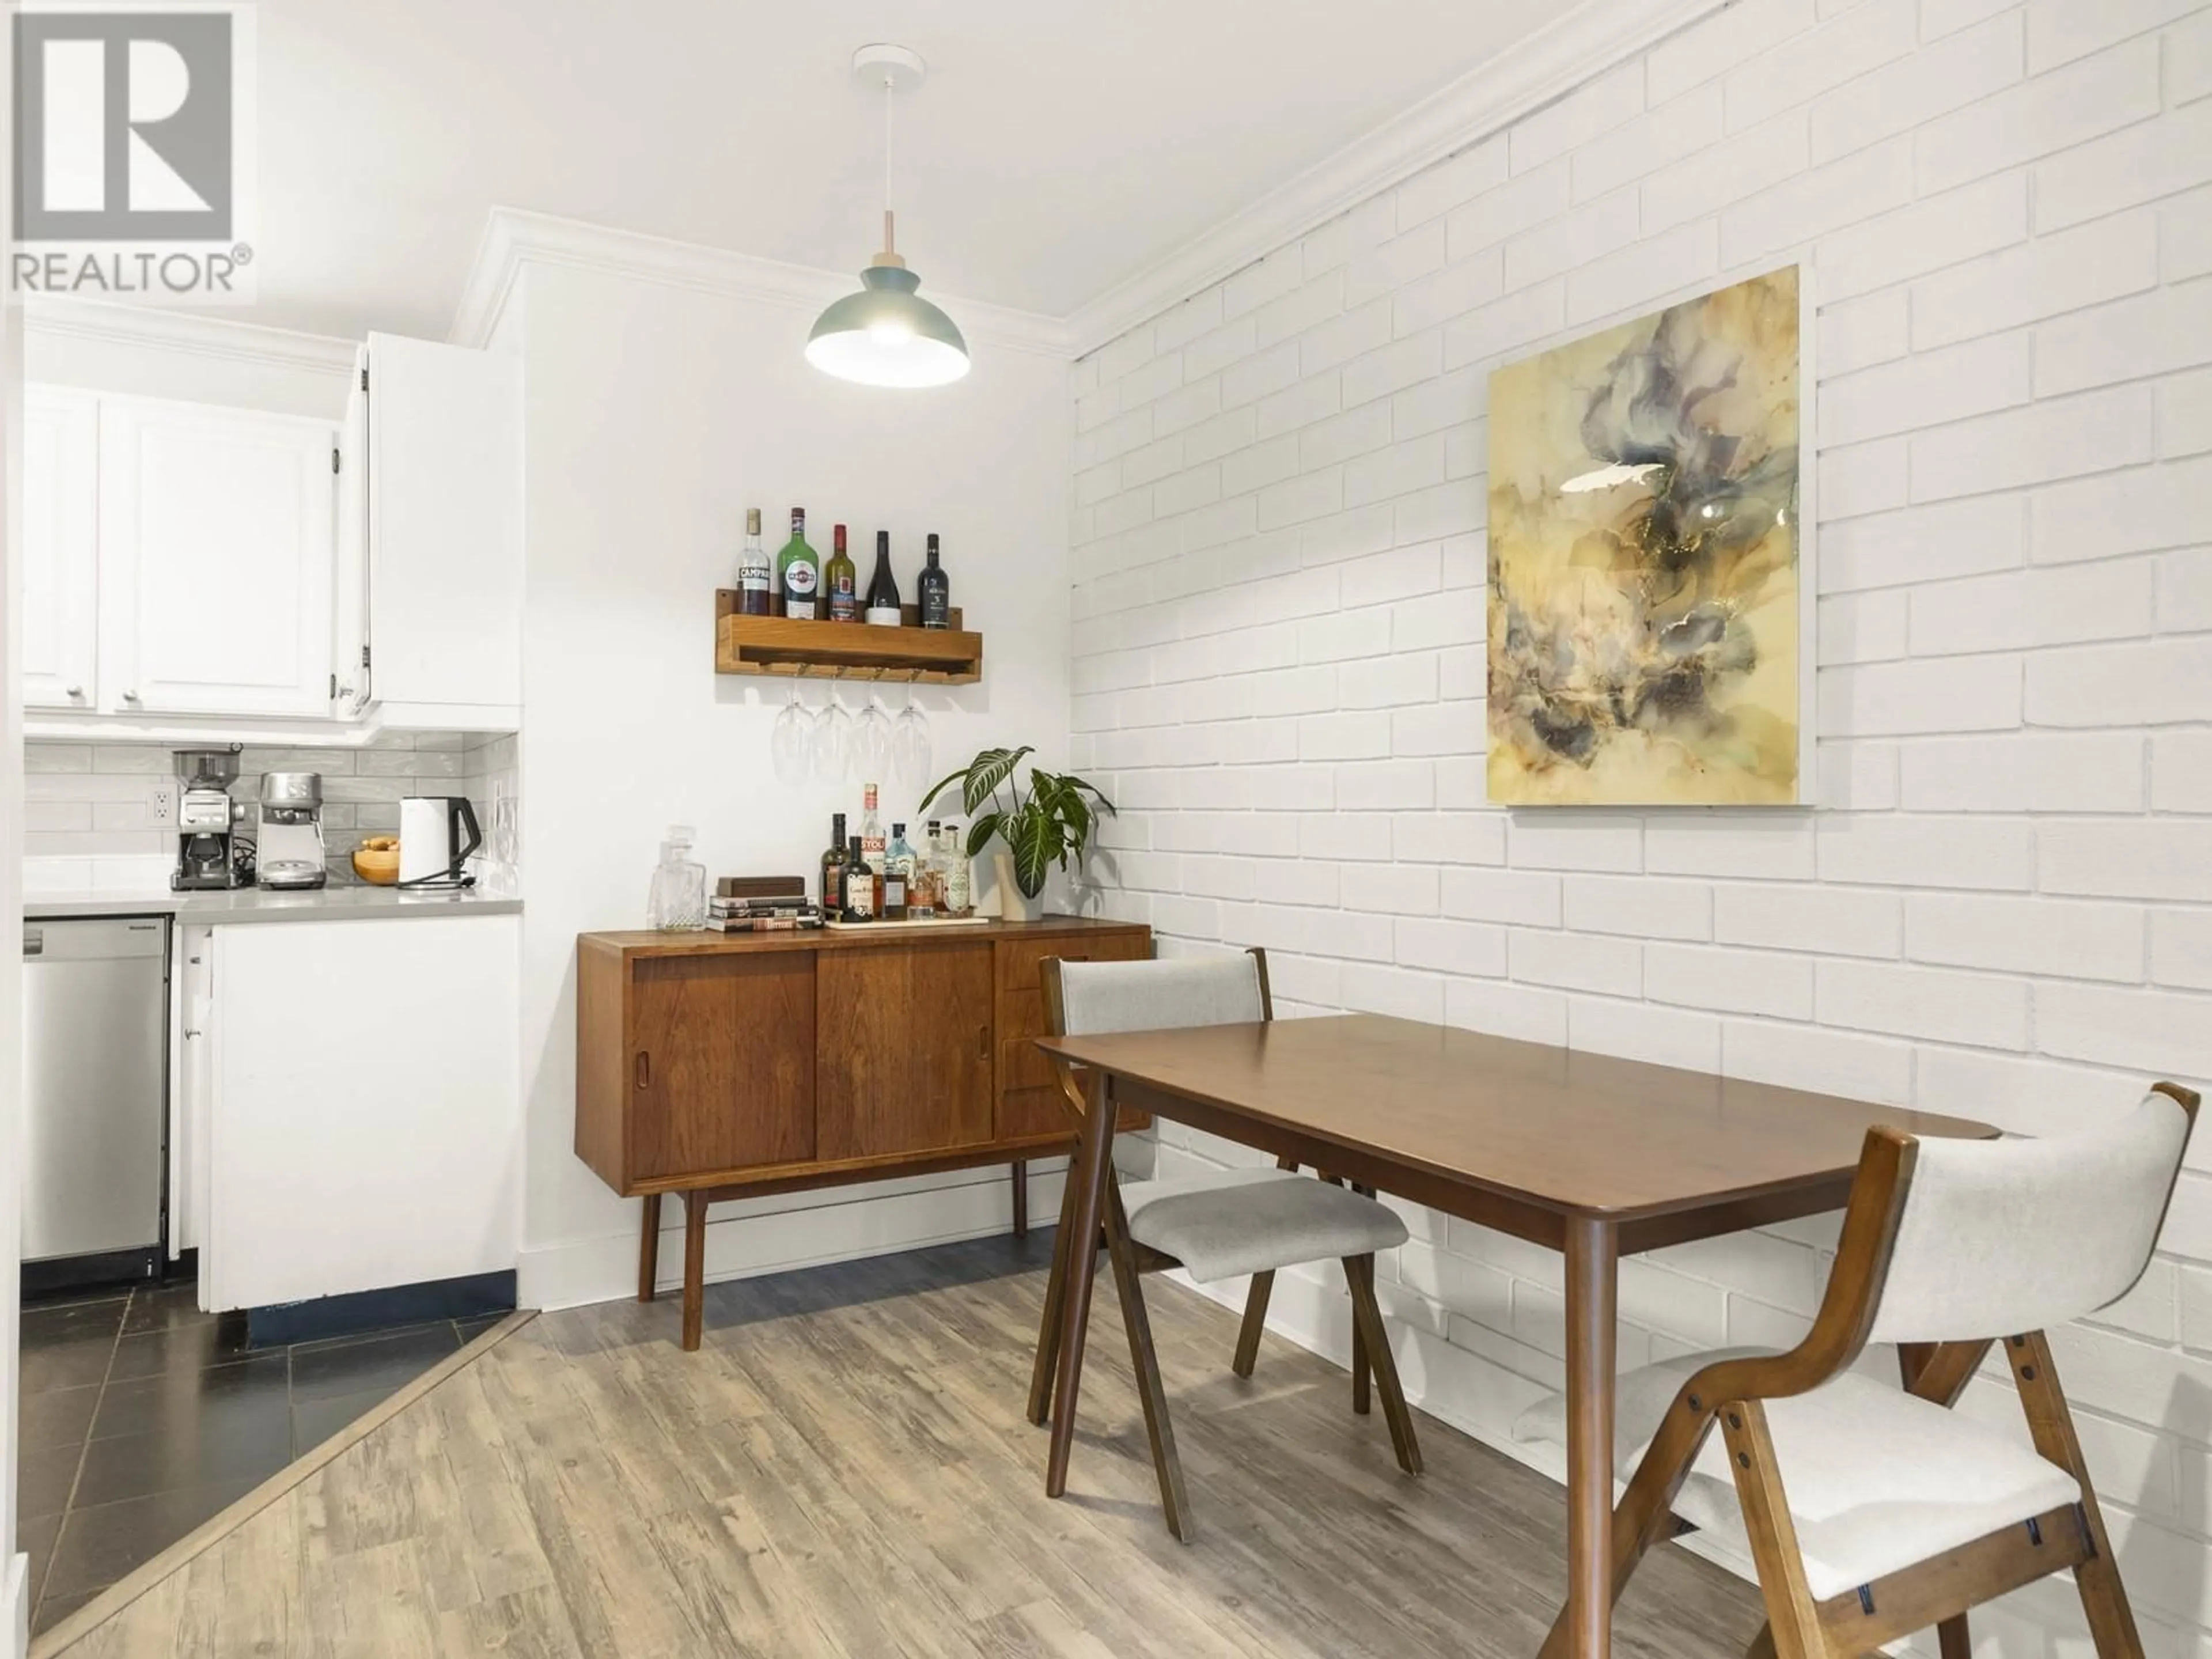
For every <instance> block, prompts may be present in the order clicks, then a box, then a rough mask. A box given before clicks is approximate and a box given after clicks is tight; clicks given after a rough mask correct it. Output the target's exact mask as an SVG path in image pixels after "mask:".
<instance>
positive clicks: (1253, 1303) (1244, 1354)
mask: <svg viewBox="0 0 2212 1659" xmlns="http://www.w3.org/2000/svg"><path fill="white" fill-rule="evenodd" d="M1274 1290H1275V1275H1274V1273H1273V1270H1272V1269H1270V1270H1269V1271H1268V1272H1266V1273H1254V1274H1253V1275H1252V1288H1251V1289H1250V1290H1249V1291H1246V1292H1245V1293H1244V1324H1243V1328H1241V1329H1240V1330H1238V1332H1237V1358H1235V1359H1234V1360H1233V1361H1231V1364H1230V1369H1231V1370H1233V1371H1235V1372H1236V1373H1237V1376H1251V1375H1252V1367H1253V1366H1255V1364H1258V1363H1259V1361H1260V1336H1261V1333H1262V1332H1263V1331H1265V1330H1266V1329H1267V1298H1268V1297H1270V1296H1272V1295H1273V1294H1274Z"/></svg>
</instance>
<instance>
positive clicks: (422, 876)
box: [399, 795, 483, 887]
mask: <svg viewBox="0 0 2212 1659" xmlns="http://www.w3.org/2000/svg"><path fill="white" fill-rule="evenodd" d="M482 846H483V829H481V828H479V827H478V825H477V809H476V808H475V807H473V806H471V805H469V800H468V797H467V796H465V795H410V796H408V797H407V798H406V799H404V800H402V801H401V802H400V803H399V884H400V885H401V886H402V887H471V886H474V885H475V884H476V878H475V877H474V876H471V875H470V874H468V873H467V872H466V870H465V868H464V866H465V865H466V864H467V862H468V859H469V855H470V854H472V853H474V852H476V851H477V848H481V847H482Z"/></svg>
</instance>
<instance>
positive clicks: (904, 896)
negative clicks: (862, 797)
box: [884, 823, 914, 921]
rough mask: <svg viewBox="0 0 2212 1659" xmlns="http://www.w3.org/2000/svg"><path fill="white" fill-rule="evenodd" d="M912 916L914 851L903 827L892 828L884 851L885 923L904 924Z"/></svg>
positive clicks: (893, 826) (896, 825) (900, 825)
mask: <svg viewBox="0 0 2212 1659" xmlns="http://www.w3.org/2000/svg"><path fill="white" fill-rule="evenodd" d="M911 915H914V848H911V847H909V846H908V845H907V844H906V825H904V824H902V823H895V824H893V825H891V840H890V846H888V847H886V848H884V921H906V920H907V919H908V917H909V916H911Z"/></svg>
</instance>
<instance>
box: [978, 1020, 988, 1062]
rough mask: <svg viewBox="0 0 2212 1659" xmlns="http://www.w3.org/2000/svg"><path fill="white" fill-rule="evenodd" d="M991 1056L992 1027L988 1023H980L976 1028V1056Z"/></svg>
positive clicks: (982, 1057)
mask: <svg viewBox="0 0 2212 1659" xmlns="http://www.w3.org/2000/svg"><path fill="white" fill-rule="evenodd" d="M990 1057H991V1028H990V1027H989V1026H987V1025H978V1026H977V1027H976V1028H975V1058H976V1059H978V1060H988V1059H990Z"/></svg>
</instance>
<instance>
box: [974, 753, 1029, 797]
mask: <svg viewBox="0 0 2212 1659" xmlns="http://www.w3.org/2000/svg"><path fill="white" fill-rule="evenodd" d="M1034 753H1036V750H1033V749H1031V748H1030V746H1029V745H1028V744H1023V745H1022V746H1021V747H1020V748H1019V749H986V750H984V751H983V752H982V753H981V754H980V755H978V756H976V757H975V760H974V761H973V762H971V763H969V768H968V787H967V793H966V805H967V809H968V811H970V812H974V811H976V810H978V809H979V808H980V807H981V805H983V803H984V802H985V801H987V800H988V799H990V798H991V797H992V796H993V795H994V793H997V791H998V788H999V786H1000V784H1002V783H1004V782H1006V780H1007V779H1008V778H1010V777H1012V776H1013V775H1014V769H1015V768H1016V767H1017V766H1018V765H1020V764H1021V763H1022V757H1024V756H1025V755H1030V754H1034Z"/></svg>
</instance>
